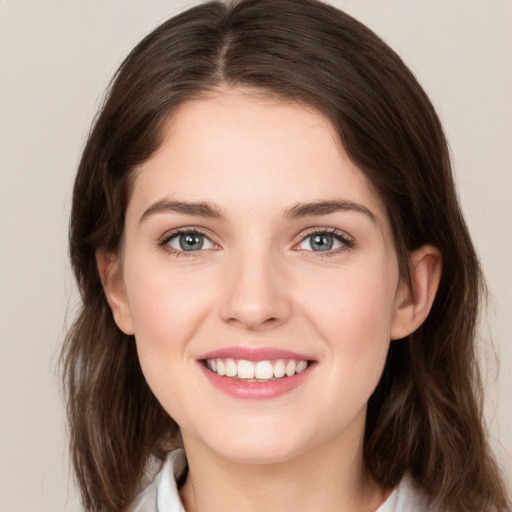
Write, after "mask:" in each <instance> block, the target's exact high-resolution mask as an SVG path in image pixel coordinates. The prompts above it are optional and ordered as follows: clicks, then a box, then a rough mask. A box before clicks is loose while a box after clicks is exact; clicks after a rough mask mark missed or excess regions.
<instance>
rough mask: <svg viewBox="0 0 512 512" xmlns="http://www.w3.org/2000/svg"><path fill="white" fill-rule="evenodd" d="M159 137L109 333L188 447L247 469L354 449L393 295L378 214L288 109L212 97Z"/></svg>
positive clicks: (323, 125) (319, 137) (306, 116)
mask: <svg viewBox="0 0 512 512" xmlns="http://www.w3.org/2000/svg"><path fill="white" fill-rule="evenodd" d="M164 135H165V137H164V139H163V143H162V145H161V148H160V149H159V151H158V152H157V153H156V154H155V155H154V156H152V157H151V158H150V159H149V160H148V161H147V162H146V163H145V164H144V165H142V166H141V167H140V168H139V169H138V170H137V172H136V179H135V184H134V188H133V195H132V197H131V200H130V203H129V207H128V211H127V215H126V232H125V236H124V241H123V249H122V258H121V259H122V264H121V268H122V278H123V283H124V290H125V291H123V292H122V293H121V295H123V294H124V293H125V294H126V295H125V296H124V298H121V302H122V301H125V307H124V309H123V308H121V310H119V311H118V312H117V314H116V321H117V322H118V324H119V325H120V327H121V328H122V329H123V330H124V331H125V332H128V333H134V334H135V338H136V343H137V350H138V354H139V357H140V363H141V366H142V369H143V372H144V375H145V377H146V379H147V382H148V383H149V385H150V387H151V389H152V390H153V392H154V394H155V395H156V397H157V398H158V400H159V401H160V402H161V404H162V405H163V407H164V408H165V409H166V411H167V412H168V413H169V414H170V415H171V416H172V417H173V418H174V419H175V420H176V422H177V423H178V424H179V425H180V427H181V430H182V434H183V438H184V440H185V443H187V442H190V443H195V445H196V446H202V447H204V448H205V449H208V450H211V451H213V452H215V453H217V454H219V455H221V456H222V457H225V458H228V459H231V460H237V461H244V462H272V461H283V460H289V459H291V458H293V457H294V456H296V455H298V454H300V453H303V452H306V451H307V450H309V449H314V448H315V447H318V446H319V445H320V444H322V443H324V444H325V443H327V444H329V443H334V444H338V446H339V445H340V444H343V443H349V444H352V445H353V444H354V443H356V444H357V443H360V440H361V437H362V435H363V430H364V422H365V412H366V404H367V401H368V398H369V396H370V395H371V393H372V392H373V390H374V388H375V386H376V385H377V383H378V381H379V378H380V375H381V372H382V369H383V367H384V362H385V359H386V354H387V351H388V346H389V343H390V339H391V338H392V337H393V326H394V322H395V317H396V311H397V309H399V305H398V302H399V299H398V297H399V295H400V293H399V290H400V289H401V284H400V280H399V269H398V263H397V257H396V254H395V250H394V246H393V240H392V235H391V229H390V225H389V220H388V218H387V216H386V213H385V208H384V205H383V204H382V203H381V201H380V199H379V197H378V196H377V195H376V193H375V192H374V191H373V190H372V187H371V186H370V184H369V182H368V181H367V179H366V178H365V177H364V175H363V173H362V172H361V171H360V170H359V169H358V168H357V167H356V166H355V165H354V164H353V163H352V162H351V161H350V160H349V158H348V157H347V155H346V153H345V152H344V150H343V149H342V148H341V147H340V144H339V143H338V140H337V138H336V136H335V134H334V131H333V129H332V127H331V125H330V123H329V122H328V121H327V120H326V118H325V117H323V116H322V115H320V114H319V113H317V112H316V111H314V110H312V109H308V108H305V107H301V106H299V105H296V104H293V103H284V102H278V101H277V100H275V101H274V100H271V99H263V98H261V97H256V96H254V95H251V94H249V93H247V92H246V93H244V92H240V91H236V90H230V91H224V92H222V93H219V94H218V95H215V96H213V95H212V96H211V97H208V98H205V99H202V100H197V101H191V102H189V103H186V104H184V105H183V106H182V107H181V108H180V109H179V110H178V112H177V113H175V114H174V115H173V116H172V118H171V119H170V121H169V123H168V125H167V129H166V131H165V134H164ZM123 311H124V312H123ZM223 374H227V375H223Z"/></svg>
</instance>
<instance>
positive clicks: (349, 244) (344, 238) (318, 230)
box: [293, 226, 355, 257]
mask: <svg viewBox="0 0 512 512" xmlns="http://www.w3.org/2000/svg"><path fill="white" fill-rule="evenodd" d="M323 234H328V235H332V236H334V237H335V238H336V239H337V240H339V241H340V242H341V243H342V244H343V246H342V247H340V248H338V249H332V250H329V251H309V250H307V249H300V248H299V245H300V244H301V243H302V242H304V240H306V239H307V238H308V237H310V236H313V235H323ZM298 238H299V239H298V241H297V242H295V243H294V245H293V248H294V250H297V251H304V252H308V253H314V254H315V256H320V257H322V256H329V255H333V254H337V253H339V252H342V251H346V250H350V249H352V248H353V247H354V245H355V240H354V238H353V237H352V236H350V235H349V234H348V233H346V232H345V231H342V230H340V229H337V228H333V227H318V226H317V227H312V228H308V229H306V230H304V231H302V232H301V233H300V235H299V237H298Z"/></svg>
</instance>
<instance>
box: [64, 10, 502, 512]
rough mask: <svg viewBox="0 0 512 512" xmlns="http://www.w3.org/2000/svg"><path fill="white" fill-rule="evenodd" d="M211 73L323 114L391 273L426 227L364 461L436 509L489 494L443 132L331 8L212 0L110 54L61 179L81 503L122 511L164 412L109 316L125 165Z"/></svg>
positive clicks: (467, 243) (469, 259)
mask: <svg viewBox="0 0 512 512" xmlns="http://www.w3.org/2000/svg"><path fill="white" fill-rule="evenodd" d="M222 85H229V86H235V87H236V86H249V87H252V88H257V89H258V90H260V91H262V92H264V93H265V92H266V93H268V94H272V95H277V96H278V97H282V98H285V99H291V100H294V101H297V102H301V103H304V104H307V105H311V106H313V107H315V108H317V109H318V110H319V111H321V112H322V113H323V114H324V115H325V116H326V117H327V118H328V119H330V121H331V122H332V124H333V126H334V127H335V128H336V130H337V132H338V133H339V137H340V140H341V142H342V144H343V146H344V148H345V149H346V151H347V153H348V154H349V156H350V157H351V158H352V160H353V161H354V162H355V163H356V164H357V165H358V166H359V167H360V168H361V169H362V171H363V172H364V173H365V174H366V175H367V177H368V178H369V179H370V181H371V182H372V183H373V184H374V186H375V187H376V189H377V190H378V192H379V193H380V195H381V197H382V198H383V200H384V202H385V204H386V206H387V211H388V214H389V218H390V220H391V225H392V229H393V234H394V238H395V246H396V250H397V254H398V257H399V261H400V265H401V269H402V273H403V275H404V276H405V277H406V276H407V266H408V254H409V252H410V251H411V250H414V249H416V248H418V247H419V246H421V245H423V244H426V243H429V244H433V245H435V246H436V247H438V248H439V249H440V251H441V252H442V255H443V274H442V279H441V283H440V287H439V291H438V293H437V296H436V299H435V302H434V305H433V307H432V310H431V312H430V315H429V316H428V318H427V320H426V321H425V322H424V324H423V325H422V326H421V327H420V329H418V330H417V331H416V332H415V333H414V334H412V335H410V336H409V337H407V338H406V339H403V340H399V341H394V342H392V344H391V348H390V351H389V354H388V359H387V363H386V367H385V369H384V373H383V375H382V378H381V381H380V383H379V385H378V387H377V389H376V390H375V392H374V394H373V395H372V397H371V398H370V401H369V404H368V416H367V426H366V433H365V442H364V460H365V464H366V468H367V471H369V473H370V474H371V475H372V476H373V477H374V478H375V479H376V480H377V481H378V482H379V483H380V484H381V485H382V486H384V487H385V488H392V487H393V486H396V485H397V484H398V483H399V481H400V479H401V478H402V476H403V474H404V473H406V472H407V473H409V474H410V475H412V477H413V478H414V479H415V481H416V482H417V484H418V485H419V486H420V487H421V488H422V489H423V491H424V492H425V493H426V494H427V495H428V496H429V497H430V498H431V499H432V500H434V501H435V502H436V503H437V504H438V505H439V507H440V508H441V509H446V510H450V511H465V510H467V511H469V510H472V511H475V510H485V511H504V510H505V509H506V508H507V506H508V501H507V497H506V494H505V490H504V486H503V482H502V479H501V477H500V475H499V471H498V469H497V466H496V464H495V462H494V459H493V457H492V455H491V453H490V451H489V448H488V446H487V442H486V439H485V433H484V430H483V427H482V407H481V397H482V386H481V383H480V380H479V374H478V368H477V364H476V356H475V344H474V340H475V330H476V322H477V318H478V311H479V301H480V296H481V292H482V286H483V285H482V278H481V272H480V268H479V263H478V260H477V258H476V255H475V251H474V248H473V245H472V242H471V240H470V237H469V234H468V230H467V228H466V225H465V222H464V220H463V217H462V214H461V211H460V207H459V204H458V201H457V196H456V192H455V188H454V184H453V179H452V173H451V168H450V159H449V154H448V149H447V144H446V140H445V137H444V134H443V130H442V127H441V125H440V122H439V119H438V117H437V115H436V113H435V111H434V108H433V107H432V105H431V103H430V101H429V99H428V98H427V96H426V94H425V93H424V91H423V90H422V88H421V87H420V85H419V84H418V82H417V81H416V79H415V78H414V76H413V75H412V74H411V72H410V71H409V70H408V69H407V67H406V66H405V65H404V64H403V62H402V61H401V60H400V58H399V57H398V56H397V55H396V54H395V53H394V52H393V51H392V50H391V49H390V48H389V47H388V46H387V45H386V44H385V43H384V42H383V41H382V40H381V39H379V37H377V36H376V35H375V34H374V33H373V32H371V31H370V30H369V29H368V28H366V27H365V26H364V25H362V24H361V23H359V22H358V21H356V20H354V19H353V18H351V17H350V16H348V15H347V14H345V13H343V12H341V11H339V10H337V9H335V8H334V7H332V6H329V5H326V4H323V3H321V2H318V1H315V0H242V1H239V2H232V3H229V4H225V3H222V2H211V3H207V4H204V5H201V6H198V7H194V8H191V9H189V10H187V11H185V12H184V13H182V14H180V15H178V16H176V17H174V18H171V19H169V20H168V21H166V22H165V23H163V24H162V25H161V26H160V27H158V28H157V29H156V30H154V31H153V32H152V33H151V34H150V35H148V36H147V37H146V38H145V39H143V40H142V41H141V42H140V43H139V44H138V45H137V46H136V48H135V49H134V50H133V51H132V52H131V53H130V54H129V55H128V57H127V58H126V59H125V61H124V62H123V63H122V65H121V67H120V68H119V70H118V72H117V74H116V76H115V77H114V80H113V83H112V85H111V87H110V90H109V94H108V96H107V99H106V101H105V103H104V105H103V108H102V110H101V112H100V114H99V116H98V118H97V119H96V122H95V124H94V126H93V129H92V131H91V133H90V135H89V138H88V141H87V144H86V146H85V149H84V152H83V155H82V159H81V162H80V166H79V170H78V174H77V177H76V182H75V188H74V192H73V205H72V215H71V222H70V255H71V262H72V265H73V270H74V272H75V275H76V279H77V283H78V287H79V290H80V293H81V298H82V301H83V306H82V309H81V311H80V313H79V315H78V317H77V318H76V320H75V322H74V324H73V326H72V328H71V329H70V331H69V333H68V335H67V339H66V343H65V346H64V348H63V353H62V363H63V370H64V371H63V376H64V383H65V389H66V393H67V399H68V417H69V425H70V437H71V453H72V460H73V464H74V468H75V472H76V476H77V479H78V483H79V485H80V489H81V493H82V500H83V504H84V507H85V508H86V509H87V510H94V511H121V510H123V509H125V508H126V507H127V505H128V504H129V503H130V501H131V500H132V499H133V497H134V495H135V493H136V492H137V490H138V489H139V487H140V483H141V478H142V475H143V471H144V467H145V465H146V464H147V462H148V460H149V459H150V458H151V457H159V458H162V457H163V456H164V455H165V450H166V449H167V447H168V446H169V442H170V441H171V440H172V439H173V438H174V437H175V436H176V435H177V432H178V427H177V425H176V424H175V423H174V421H173V420H172V419H171V418H170V417H169V416H168V415H167V413H166V412H165V411H164V410H163V409H162V407H161V406H160V404H159V403H158V402H157V400H156V399H155V397H154V396H153V395H152V393H151V391H150V390H149V388H148V386H147V384H146V382H145V380H144V377H143V375H142V372H141V369H140V366H139V363H138V359H137V354H136V349H135V344H134V340H133V339H132V337H131V336H127V335H125V334H123V333H122V332H121V331H120V330H119V329H118V328H117V327H116V325H115V323H114V321H113V317H112V314H111V311H110V309H109V306H108V304H107V301H106V299H105V295H104V292H103V288H102V284H101V281H100V278H99V275H98V271H97V268H96V261H95V252H96V250H97V249H98V248H105V249H108V250H111V251H116V250H117V249H118V247H119V243H120V240H121V237H122V234H123V229H124V215H125V211H126V207H127V203H128V200H129V195H130V179H131V177H132V176H133V170H134V168H136V166H138V165H139V164H141V163H143V162H144V161H145V160H147V159H148V158H149V157H150V156H151V155H152V154H153V153H154V152H155V150H156V149H157V148H158V146H159V144H160V141H161V133H162V127H163V124H164V122H165V121H166V119H168V117H169V115H172V112H173V110H174V109H176V107H177V106H179V105H180V104H182V103H183V102H185V101H187V100H190V99H193V98H197V97H200V96H201V95H202V94H204V93H205V92H207V91H211V90H213V89H215V88H218V87H219V86H222Z"/></svg>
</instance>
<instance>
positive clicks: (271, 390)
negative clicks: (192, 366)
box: [199, 363, 313, 400]
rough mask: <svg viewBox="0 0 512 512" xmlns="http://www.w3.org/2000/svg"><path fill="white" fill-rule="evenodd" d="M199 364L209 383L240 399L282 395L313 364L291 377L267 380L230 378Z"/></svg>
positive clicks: (259, 398) (290, 388)
mask: <svg viewBox="0 0 512 512" xmlns="http://www.w3.org/2000/svg"><path fill="white" fill-rule="evenodd" d="M199 366H200V367H201V369H202V371H203V373H204V374H205V376H206V378H207V379H208V380H209V381H210V383H211V384H213V385H214V386H215V387H216V388H217V389H219V390H220V391H223V392H224V393H226V394H228V395H230V396H233V397H235V398H239V399H242V400H265V399H269V398H275V397H278V396H281V395H284V394H285V393H288V392H289V391H292V390H293V389H295V388H297V387H298V386H300V385H301V384H302V383H303V382H304V381H305V380H306V379H307V378H308V377H309V374H310V373H311V369H312V367H313V364H312V363H310V364H309V366H308V367H307V368H306V369H305V370H304V371H303V372H300V373H296V374H295V375H293V376H292V377H282V378H280V379H276V380H271V381H267V382H248V381H244V380H236V379H231V378H229V377H225V376H221V375H217V374H216V373H214V372H212V371H211V370H208V368H206V366H204V365H203V364H202V363H199Z"/></svg>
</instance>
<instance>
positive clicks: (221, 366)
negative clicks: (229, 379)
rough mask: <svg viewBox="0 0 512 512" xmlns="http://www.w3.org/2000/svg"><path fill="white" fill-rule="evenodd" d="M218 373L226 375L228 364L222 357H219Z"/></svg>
mask: <svg viewBox="0 0 512 512" xmlns="http://www.w3.org/2000/svg"><path fill="white" fill-rule="evenodd" d="M217 373H218V374H219V375H226V365H225V364H224V361H223V360H222V359H217Z"/></svg>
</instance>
